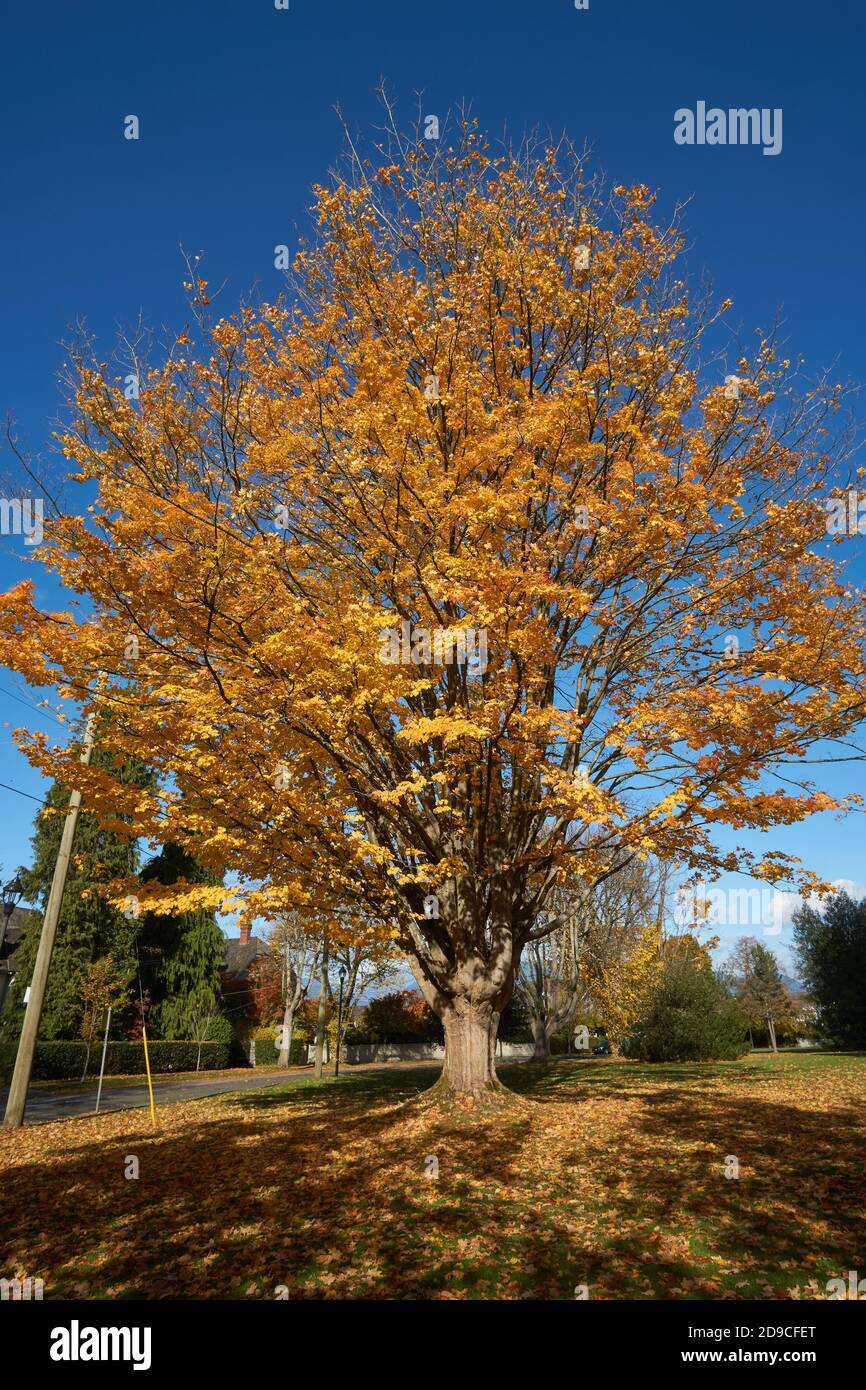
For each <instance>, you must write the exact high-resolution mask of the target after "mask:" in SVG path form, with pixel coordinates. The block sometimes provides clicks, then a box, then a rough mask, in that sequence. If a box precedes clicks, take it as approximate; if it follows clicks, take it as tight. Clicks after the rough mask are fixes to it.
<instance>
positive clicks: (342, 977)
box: [334, 965, 346, 1079]
mask: <svg viewBox="0 0 866 1390" xmlns="http://www.w3.org/2000/svg"><path fill="white" fill-rule="evenodd" d="M345 982H346V967H345V965H341V966H340V1000H339V1003H338V1004H337V1055H336V1057H335V1058H334V1078H335V1079H336V1078H337V1077H338V1076H339V1075H340V1034H341V1032H342V1029H343V985H344V984H345Z"/></svg>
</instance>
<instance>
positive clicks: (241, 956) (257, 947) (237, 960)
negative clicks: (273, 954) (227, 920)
mask: <svg viewBox="0 0 866 1390" xmlns="http://www.w3.org/2000/svg"><path fill="white" fill-rule="evenodd" d="M267 949H268V948H267V943H266V942H264V941H262V940H261V939H260V938H259V937H258V936H251V937H250V939H249V941H241V940H240V939H239V938H238V937H232V938H231V939H229V940H227V941H226V943H225V950H224V952H223V970H224V971H225V972H226V974H227V975H235V976H237V977H239V978H241V979H245V978H246V975H247V972H248V971H249V968H250V966H251V965H252V963H253V961H254V960H256V958H257V957H258V956H263V955H264V954H265V952H266V951H267Z"/></svg>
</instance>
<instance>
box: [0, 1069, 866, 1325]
mask: <svg viewBox="0 0 866 1390" xmlns="http://www.w3.org/2000/svg"><path fill="white" fill-rule="evenodd" d="M437 1074H438V1068H437V1067H435V1066H433V1067H430V1068H422V1069H417V1070H411V1071H409V1070H395V1071H393V1072H384V1073H381V1072H363V1073H354V1074H353V1073H352V1072H347V1073H346V1074H344V1075H341V1077H340V1079H339V1081H338V1082H336V1083H335V1082H334V1081H333V1079H327V1080H325V1081H324V1082H321V1083H316V1082H315V1081H313V1079H312V1078H311V1077H309V1076H302V1077H296V1078H294V1079H293V1080H291V1081H287V1082H286V1083H280V1084H279V1085H276V1086H273V1087H270V1088H268V1089H267V1090H263V1091H257V1092H255V1093H236V1094H229V1095H224V1096H219V1097H212V1098H208V1099H207V1100H201V1101H194V1102H189V1103H185V1104H180V1105H173V1106H170V1107H165V1108H164V1109H162V1110H159V1109H158V1110H157V1127H156V1129H155V1130H152V1129H151V1127H150V1120H149V1116H148V1115H147V1112H142V1111H128V1112H122V1113H115V1114H110V1115H104V1116H99V1117H96V1118H87V1119H80V1120H68V1121H64V1122H61V1123H57V1124H51V1125H39V1126H38V1127H36V1126H34V1127H31V1128H27V1129H25V1130H23V1131H20V1132H19V1133H17V1134H11V1133H10V1134H7V1133H4V1134H2V1135H0V1165H2V1167H3V1170H4V1171H3V1174H2V1182H3V1190H4V1205H5V1206H6V1208H7V1210H9V1208H10V1206H11V1208H12V1210H13V1211H14V1212H15V1219H14V1220H13V1222H12V1223H11V1225H12V1230H11V1232H10V1234H9V1236H8V1237H7V1238H6V1240H5V1242H4V1248H3V1251H2V1256H0V1273H2V1274H4V1275H6V1276H7V1277H8V1276H11V1275H13V1274H15V1273H17V1274H18V1275H19V1276H20V1277H24V1276H28V1275H29V1276H31V1277H41V1278H42V1279H44V1281H45V1296H46V1298H50V1297H51V1296H52V1295H53V1296H55V1297H58V1296H65V1297H70V1296H72V1297H81V1298H93V1297H96V1298H105V1297H111V1298H124V1297H145V1298H157V1297H174V1298H184V1297H189V1298H199V1297H205V1298H207V1297H211V1298H225V1297H239V1298H268V1299H272V1298H274V1297H276V1296H277V1291H278V1290H279V1289H281V1288H284V1289H286V1290H287V1291H288V1295H289V1297H291V1298H321V1297H332V1298H346V1297H360V1298H377V1299H383V1298H384V1299H391V1298H405V1297H409V1298H428V1297H432V1298H527V1297H528V1298H533V1297H537V1298H554V1299H573V1298H574V1297H575V1290H576V1289H577V1288H579V1287H580V1286H587V1288H588V1294H589V1297H591V1298H603V1299H621V1298H685V1299H714V1298H735V1299H743V1298H792V1297H793V1298H797V1297H801V1298H819V1297H825V1296H826V1292H825V1290H826V1282H827V1280H828V1279H831V1278H837V1277H840V1276H847V1271H848V1270H849V1269H859V1271H860V1274H861V1277H863V1276H866V1251H864V1214H866V1193H864V1182H863V1154H864V1120H863V1115H864V1101H866V1056H863V1055H857V1054H844V1055H843V1054H819V1053H783V1054H780V1055H779V1056H778V1057H772V1056H770V1055H767V1054H761V1055H752V1056H751V1057H748V1058H746V1059H744V1060H743V1061H741V1062H730V1063H717V1064H709V1065H704V1064H675V1065H665V1066H649V1065H638V1064H633V1063H627V1062H621V1061H617V1060H615V1061H607V1060H590V1059H585V1060H581V1061H574V1060H571V1061H569V1060H561V1061H558V1062H555V1063H552V1064H550V1065H549V1066H547V1067H541V1068H537V1067H535V1066H526V1065H522V1066H507V1065H504V1066H502V1067H501V1068H500V1075H501V1077H502V1079H503V1080H504V1081H505V1082H506V1084H507V1085H509V1086H510V1087H512V1089H513V1090H515V1091H516V1092H518V1093H519V1094H520V1096H521V1097H523V1098H524V1100H525V1101H531V1102H533V1103H532V1104H526V1103H518V1104H517V1105H516V1106H515V1107H514V1108H513V1109H512V1110H506V1111H504V1112H502V1113H496V1114H495V1115H494V1116H492V1117H489V1118H480V1117H466V1118H461V1117H454V1116H447V1115H444V1114H442V1113H440V1112H437V1111H434V1110H431V1109H429V1108H426V1107H422V1106H418V1105H414V1104H411V1103H410V1104H406V1103H405V1102H407V1101H409V1102H411V1101H412V1100H413V1098H415V1097H417V1095H418V1094H419V1093H420V1092H421V1091H423V1090H424V1089H425V1088H426V1087H427V1086H429V1085H430V1084H431V1083H432V1081H433V1080H434V1079H435V1077H436V1075H437ZM129 1155H134V1156H136V1157H137V1159H138V1163H139V1177H138V1178H134V1179H127V1178H126V1177H125V1176H124V1165H125V1163H126V1162H127V1158H128V1156H129ZM729 1156H734V1157H736V1158H737V1160H738V1164H739V1177H737V1178H727V1177H726V1176H725V1171H726V1159H728V1158H729ZM728 1167H729V1168H730V1165H728ZM434 1173H437V1174H438V1175H437V1176H431V1174H434Z"/></svg>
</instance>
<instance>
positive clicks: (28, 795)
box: [0, 782, 48, 806]
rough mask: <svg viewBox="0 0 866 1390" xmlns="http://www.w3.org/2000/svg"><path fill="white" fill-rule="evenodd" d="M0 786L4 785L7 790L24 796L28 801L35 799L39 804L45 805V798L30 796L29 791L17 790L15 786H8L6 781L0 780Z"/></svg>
mask: <svg viewBox="0 0 866 1390" xmlns="http://www.w3.org/2000/svg"><path fill="white" fill-rule="evenodd" d="M0 787H5V788H6V790H7V792H14V793H15V795H16V796H26V797H27V800H28V801H36V802H37V803H38V804H39V805H40V806H47V805H48V800H47V798H43V797H39V796H31V795H30V792H22V791H19V790H18V788H17V787H10V785H9V783H8V782H0Z"/></svg>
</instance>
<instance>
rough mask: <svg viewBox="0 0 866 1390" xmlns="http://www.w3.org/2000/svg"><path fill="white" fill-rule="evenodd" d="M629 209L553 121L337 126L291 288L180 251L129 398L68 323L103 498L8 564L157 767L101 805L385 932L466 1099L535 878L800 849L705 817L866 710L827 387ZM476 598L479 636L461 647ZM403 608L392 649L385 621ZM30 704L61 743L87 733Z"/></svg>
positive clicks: (49, 761) (793, 815) (268, 903)
mask: <svg viewBox="0 0 866 1390" xmlns="http://www.w3.org/2000/svg"><path fill="white" fill-rule="evenodd" d="M653 218H654V214H653V197H652V195H651V194H650V192H649V191H648V189H647V188H645V187H635V188H627V189H626V188H615V189H614V190H613V191H612V192H611V193H610V194H609V195H604V196H602V194H601V193H600V192H598V191H597V190H596V191H587V188H586V187H585V185H584V182H583V176H582V167H581V165H580V162H579V161H577V160H575V158H574V156H573V154H572V153H571V152H570V150H569V149H567V148H566V147H565V146H558V147H556V148H549V149H544V148H539V149H537V150H534V149H533V148H532V147H531V146H529V145H527V146H524V147H522V148H521V149H520V150H518V151H516V152H507V151H506V152H504V153H503V154H501V155H498V154H494V153H492V152H491V150H490V148H489V147H488V146H487V145H486V143H485V142H484V140H483V139H482V138H481V137H480V136H479V135H478V133H477V131H476V129H475V128H474V126H473V125H472V124H470V123H464V125H463V126H462V127H461V129H460V131H459V132H458V134H457V136H456V138H455V141H454V144H453V145H452V146H450V147H449V146H446V145H445V142H444V140H443V141H442V142H440V143H439V144H438V145H437V144H436V143H435V142H432V141H425V140H423V139H416V138H406V139H403V138H401V137H400V136H399V135H397V133H396V132H393V131H392V134H391V137H390V138H389V141H388V143H387V146H382V147H381V148H380V150H379V153H378V154H377V155H376V156H374V157H373V158H372V159H370V160H369V161H365V160H364V159H362V158H361V157H358V156H355V155H354V154H353V155H352V156H351V157H350V158H349V159H348V161H347V163H346V164H345V165H344V167H343V168H342V170H341V171H340V172H338V173H337V174H336V175H334V176H333V177H332V178H331V179H330V180H329V182H328V184H327V186H322V187H319V188H317V190H316V193H315V231H314V233H313V235H312V236H311V238H310V242H309V244H306V245H304V247H303V248H302V249H301V251H300V252H299V254H298V256H297V260H296V264H295V273H294V278H293V281H292V285H291V290H290V293H289V294H288V295H287V296H286V297H285V298H283V299H281V300H280V301H279V302H278V303H276V304H265V305H259V306H249V305H247V306H243V307H242V308H241V309H240V310H239V311H238V312H237V313H235V314H232V315H230V316H226V317H221V318H218V317H217V316H216V314H215V313H214V310H213V306H212V305H208V302H207V300H208V295H207V286H206V284H205V282H204V280H202V279H200V278H198V276H197V274H196V276H195V278H194V280H193V282H192V285H191V292H192V296H193V299H194V302H195V305H196V309H197V311H199V312H198V316H197V322H198V327H197V328H190V329H189V330H188V331H187V332H184V333H183V334H181V335H180V336H179V338H178V339H177V341H176V343H175V344H174V346H173V347H172V348H171V350H170V351H168V352H167V354H166V356H165V360H163V361H161V362H159V363H156V364H155V365H153V366H152V367H150V368H149V369H147V370H145V369H144V368H141V372H140V382H139V385H140V394H139V396H138V399H128V398H127V397H128V395H130V392H129V391H128V390H126V391H125V390H124V381H123V372H122V369H121V372H120V373H118V371H117V369H116V368H115V367H114V366H111V365H107V364H101V365H100V364H98V363H95V362H93V361H92V360H89V359H86V360H85V359H82V360H80V361H79V364H78V366H79V382H78V392H77V408H76V417H75V422H74V424H73V425H71V426H70V428H69V430H68V433H67V434H66V435H65V436H64V439H63V447H64V450H65V452H66V454H67V456H68V457H69V458H71V459H73V460H74V461H75V465H76V471H77V476H78V478H79V479H80V481H81V485H82V487H84V488H86V489H89V494H88V495H89V496H90V497H92V502H91V503H90V505H89V507H88V508H87V509H86V512H85V514H84V515H81V516H63V517H58V518H57V519H56V520H55V521H54V522H53V523H52V524H51V525H50V526H48V527H47V541H46V545H45V546H44V547H43V550H42V552H41V558H44V559H47V561H48V562H49V563H50V564H51V566H52V567H53V569H54V570H55V572H56V573H57V575H59V577H60V578H61V580H62V581H63V583H64V584H65V585H66V586H67V588H69V589H70V590H73V591H76V592H77V593H78V594H79V595H81V601H80V602H79V603H77V604H75V605H73V609H72V611H70V612H69V613H52V614H45V613H42V612H40V611H39V609H38V606H37V605H36V602H35V596H34V591H33V589H32V588H31V587H30V586H28V585H22V586H19V587H18V588H16V589H15V590H14V591H13V592H12V593H11V594H9V595H7V596H6V597H5V598H4V600H3V603H2V618H0V628H2V634H3V635H2V656H3V659H4V660H5V661H6V662H7V663H9V664H10V665H13V666H15V667H16V668H17V669H18V670H20V671H21V672H22V674H23V675H25V676H26V677H27V679H28V680H29V681H31V682H33V683H35V684H39V683H43V684H48V683H54V684H58V685H59V686H60V688H61V690H62V691H63V692H64V693H66V694H67V695H69V696H70V697H76V698H78V699H80V700H83V701H84V702H85V706H86V707H91V706H92V704H93V703H94V701H96V700H97V699H98V702H99V705H100V707H101V708H102V709H104V710H109V711H110V720H109V732H110V740H111V745H112V748H113V749H114V750H116V751H117V752H118V753H120V752H123V753H125V754H127V755H129V756H134V757H139V758H141V759H143V760H146V761H147V763H148V765H150V766H155V767H156V768H157V769H158V770H159V771H160V773H161V774H162V783H161V789H160V790H159V791H149V790H141V789H133V788H130V787H125V786H121V785H119V784H118V783H116V782H115V781H114V779H113V778H112V776H111V773H110V770H109V769H106V768H105V767H102V766H96V767H93V768H92V769H90V770H89V771H81V770H80V769H79V768H78V766H77V764H76V766H75V776H76V777H77V778H78V780H79V782H80V783H81V784H82V789H83V791H84V795H85V802H86V805H87V806H88V809H89V810H91V811H92V812H93V813H94V814H97V815H100V816H102V817H103V818H104V819H105V821H106V823H108V824H112V823H114V822H115V821H116V819H117V816H118V814H119V813H123V815H125V816H128V817H130V818H131V819H132V821H133V823H134V825H135V828H136V830H137V832H138V833H139V834H141V835H144V836H147V837H150V838H152V839H153V841H154V842H155V843H164V842H165V841H166V840H170V841H171V842H173V843H176V844H179V845H181V846H185V847H186V848H188V849H189V851H190V852H191V853H194V854H195V856H196V858H197V859H198V860H199V861H200V862H201V863H203V864H205V865H210V866H212V867H213V868H214V869H218V870H225V871H227V872H229V873H231V874H233V875H234V876H235V877H236V878H237V881H238V888H237V890H236V893H235V901H236V903H237V905H238V906H239V909H240V911H242V913H244V914H246V915H247V916H250V917H254V916H255V915H257V914H263V915H266V916H273V915H274V914H276V913H278V912H280V911H291V910H301V911H304V910H307V911H308V910H310V908H311V907H312V908H313V910H315V911H316V912H317V913H318V914H320V915H321V916H322V917H323V918H324V919H327V917H328V913H329V912H332V914H333V915H332V920H331V930H332V931H333V932H334V933H343V934H348V935H349V936H351V935H352V934H353V933H362V932H366V933H372V934H376V933H380V934H383V935H388V934H390V935H392V936H393V937H394V938H395V939H396V941H397V942H398V944H399V945H400V947H401V948H402V949H403V950H404V951H405V953H406V955H407V957H408V959H409V961H410V962H411V965H412V969H413V972H414V974H415V977H416V979H417V981H418V984H419V986H420V988H421V989H422V991H423V993H424V995H425V997H426V999H427V1000H428V1002H429V1003H430V1005H431V1007H432V1008H433V1009H434V1010H435V1012H436V1013H437V1014H438V1015H439V1017H440V1018H441V1019H442V1022H443V1025H444V1031H445V1038H446V1060H445V1065H444V1069H443V1078H442V1082H441V1083H440V1085H441V1086H442V1088H443V1089H444V1090H445V1091H447V1092H454V1093H459V1094H467V1093H468V1094H469V1095H471V1096H472V1097H474V1098H476V1099H477V1098H479V1097H481V1096H482V1095H485V1094H487V1095H490V1096H492V1097H494V1098H496V1096H497V1093H499V1091H500V1088H499V1084H498V1082H497V1081H496V1076H495V1068H494V1060H493V1047H494V1041H495V1035H496V1027H497V1022H498V1017H499V1014H500V1012H501V1010H502V1009H503V1008H504V1006H505V1004H506V1002H507V1000H508V998H509V996H510V994H511V990H512V987H513V982H514V975H515V970H516V968H517V965H518V961H519V957H520V952H521V950H522V948H523V947H524V945H525V944H526V943H527V942H528V941H531V940H533V939H535V938H538V937H540V936H541V935H543V934H544V933H546V932H549V931H551V930H554V929H555V926H556V923H555V919H554V918H553V917H552V916H551V915H550V914H548V915H547V916H545V911H546V908H547V907H548V905H549V903H550V902H551V901H552V897H553V893H554V890H555V888H556V886H557V885H558V884H561V883H564V882H572V883H574V882H580V884H582V885H583V886H584V887H588V888H591V887H592V885H593V884H594V883H595V882H597V881H598V880H600V879H602V878H603V877H604V876H605V875H606V874H609V873H611V872H614V871H615V870H616V868H617V867H618V866H620V865H621V864H623V863H625V862H627V861H628V860H629V859H630V858H631V857H633V856H635V855H636V856H639V857H646V856H649V855H658V856H661V857H662V858H664V859H668V860H676V861H677V862H679V863H681V864H684V865H687V866H690V867H691V868H692V869H694V870H695V871H696V872H700V873H702V874H704V875H710V874H712V873H714V872H717V871H718V870H720V869H724V868H728V869H730V868H733V867H736V866H738V867H741V868H746V869H748V870H749V871H751V872H753V873H755V874H757V875H758V876H759V877H763V878H765V879H768V880H773V879H774V878H776V877H778V876H779V875H780V874H782V873H783V872H785V873H787V874H789V875H791V874H793V873H794V868H793V867H792V866H790V865H787V863H786V860H785V856H784V855H783V854H782V853H781V852H780V851H774V852H768V854H767V855H766V856H765V857H764V858H762V859H758V860H756V859H755V858H754V857H753V856H751V855H749V854H747V853H746V852H745V850H743V851H733V850H728V851H726V852H725V853H721V852H720V850H719V849H718V848H716V843H715V836H714V832H715V829H716V827H717V826H720V825H733V826H735V827H760V828H761V829H767V828H770V827H772V826H784V825H787V824H789V823H792V822H794V821H797V820H799V819H801V818H802V817H804V816H806V815H808V814H809V813H811V812H813V811H815V810H819V809H825V808H827V807H830V806H832V805H834V804H835V803H834V802H833V800H832V799H831V798H830V797H829V796H827V795H825V794H823V793H822V792H820V791H818V790H816V789H815V788H814V787H813V786H812V785H810V784H809V783H807V782H806V781H805V780H804V778H803V776H802V767H800V766H799V764H800V761H801V760H802V759H803V758H804V756H805V753H806V750H807V749H808V748H809V747H810V746H811V745H814V744H816V743H817V742H818V741H819V740H823V739H839V740H842V739H844V738H845V737H846V736H847V735H848V734H849V733H850V731H851V730H852V728H853V727H854V725H855V724H856V723H857V721H858V720H859V719H860V718H862V714H863V709H864V702H863V677H864V671H866V662H864V631H866V628H864V608H863V599H862V596H861V595H859V594H858V593H857V592H855V591H854V590H852V589H851V588H850V586H849V585H848V584H847V583H846V580H845V576H844V574H843V572H842V569H841V566H840V563H839V555H840V553H841V552H839V551H838V550H835V551H834V550H832V549H831V548H830V547H829V546H828V545H827V544H826V543H825V526H826V512H825V510H824V509H823V508H822V507H821V505H820V499H821V497H823V496H827V495H829V488H830V483H831V482H840V481H841V479H840V478H839V467H840V457H841V452H842V451H843V450H844V445H842V444H837V443H836V442H834V441H835V439H836V434H835V426H834V424H833V420H834V411H835V410H836V407H837V406H838V403H839V392H838V390H837V389H836V388H835V387H832V386H830V385H826V384H825V385H823V386H822V385H818V386H817V387H800V386H799V385H798V377H797V372H796V369H793V368H791V367H790V365H789V363H787V362H784V361H780V360H779V357H778V354H777V352H776V349H775V346H774V342H773V340H772V338H768V339H765V340H760V341H758V343H757V346H756V349H755V351H754V353H753V354H752V355H751V356H749V357H747V356H744V355H738V357H737V360H736V362H735V363H731V364H728V367H727V368H726V367H725V366H723V365H722V363H721V360H720V357H719V355H718V344H719V341H720V339H719V336H718V335H719V332H720V328H719V315H720V314H722V313H723V312H724V309H725V306H724V305H722V306H720V307H719V309H718V310H716V311H713V310H711V308H710V307H709V305H708V302H707V301H706V299H704V298H701V299H700V300H699V302H697V303H695V302H694V300H693V298H691V297H690V292H689V289H688V286H687V284H686V282H685V279H684V273H683V272H680V271H678V265H677V262H678V259H679V258H681V256H682V238H681V235H680V233H679V231H678V229H677V227H676V225H668V226H657V225H655V223H654V220H653ZM678 274H679V275H680V276H681V277H682V278H677V276H678ZM731 368H734V369H735V370H733V371H732V370H731ZM127 371H128V368H127ZM726 376H727V377H728V378H732V379H730V380H727V381H726ZM132 394H134V393H132ZM82 510H84V509H82ZM404 625H405V626H404ZM466 630H470V631H471V632H472V633H474V634H476V635H477V634H481V635H482V636H483V639H484V642H485V643H486V659H483V660H479V661H476V662H474V663H471V662H466V661H446V660H444V659H443V658H444V656H445V655H447V654H448V653H447V648H446V649H445V651H444V652H443V650H442V647H441V643H440V646H439V647H438V648H437V645H436V642H435V637H436V635H437V634H438V635H439V636H440V638H441V635H442V634H443V632H447V633H451V634H453V633H455V632H456V631H466ZM389 632H390V633H391V636H390V638H389V637H388V634H389ZM394 633H396V634H398V639H397V644H396V646H395V645H394V642H395V639H394V636H393V634H394ZM407 634H408V636H409V638H410V639H411V642H412V643H413V644H414V645H413V650H414V654H415V657H416V658H417V659H416V660H414V661H412V660H409V661H403V660H400V661H397V662H394V661H389V660H383V659H382V657H383V655H388V654H389V653H392V652H393V651H397V652H398V653H400V652H402V653H405V651H406V647H405V646H401V645H400V644H401V642H403V641H404V638H405V636H406V635H407ZM425 634H430V637H429V649H428V637H427V636H425ZM383 637H384V638H385V639H386V640H385V641H384V642H383ZM389 643H390V645H389ZM479 649H480V648H479V647H478V646H476V647H475V648H474V650H476V651H477V650H479ZM437 658H438V664H437ZM97 671H104V672H107V673H108V679H107V684H105V685H104V687H102V688H101V691H100V693H99V695H98V697H97V696H95V695H91V694H89V693H88V692H91V691H92V690H93V689H94V687H93V680H94V675H95V673H96V672H97ZM108 736H109V733H107V734H106V737H108ZM24 741H25V743H26V746H27V747H28V750H29V752H30V756H31V757H32V758H33V759H34V761H35V762H36V763H37V764H39V765H41V766H43V767H46V768H48V767H50V768H51V770H52V773H53V774H58V770H59V769H60V770H62V771H65V772H67V774H68V777H71V771H70V770H69V769H68V768H67V763H68V764H70V765H71V764H72V763H74V761H75V750H74V749H70V750H63V749H59V748H52V747H50V746H49V745H48V743H47V742H46V741H45V740H44V739H40V738H38V737H36V738H26V739H25V740H24ZM138 892H139V895H140V896H141V901H142V907H144V908H148V907H152V906H153V905H154V904H155V902H156V898H157V896H158V895H159V894H160V893H161V894H162V896H163V901H164V902H165V903H166V904H171V905H172V906H173V907H174V909H175V910H178V909H180V910H183V909H185V908H188V907H192V906H206V905H213V904H214V903H215V902H216V901H217V900H218V898H219V897H222V896H224V890H218V889H215V888H209V887H207V886H206V885H173V886H159V885H148V887H147V890H144V889H141V888H140V889H139V890H138ZM147 893H150V894H152V895H153V897H152V898H150V899H148V898H147Z"/></svg>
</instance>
